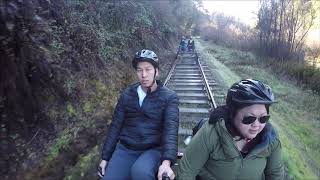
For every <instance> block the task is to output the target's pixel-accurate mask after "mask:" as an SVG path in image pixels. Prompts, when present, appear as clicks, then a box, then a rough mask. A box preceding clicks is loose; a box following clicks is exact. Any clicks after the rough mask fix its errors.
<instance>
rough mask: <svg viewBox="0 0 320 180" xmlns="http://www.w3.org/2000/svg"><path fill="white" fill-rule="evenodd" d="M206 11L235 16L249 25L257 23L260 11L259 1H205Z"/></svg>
mask: <svg viewBox="0 0 320 180" xmlns="http://www.w3.org/2000/svg"><path fill="white" fill-rule="evenodd" d="M203 6H204V9H207V10H208V11H209V13H210V14H211V13H212V12H214V11H215V12H223V13H224V14H226V15H230V16H234V17H236V19H237V18H239V20H240V21H241V22H243V23H246V24H248V25H252V24H254V23H255V22H256V21H257V15H256V14H257V13H258V10H259V1H258V0H238V1H235V0H211V1H205V0H204V1H203Z"/></svg>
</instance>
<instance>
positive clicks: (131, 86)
mask: <svg viewBox="0 0 320 180" xmlns="http://www.w3.org/2000/svg"><path fill="white" fill-rule="evenodd" d="M156 82H157V89H156V90H155V91H153V92H151V93H150V94H154V93H156V92H158V91H159V90H160V88H162V87H163V83H162V82H161V81H160V80H156ZM140 85H141V83H140V82H137V83H134V84H132V85H130V91H131V92H134V93H137V88H138V86H140Z"/></svg>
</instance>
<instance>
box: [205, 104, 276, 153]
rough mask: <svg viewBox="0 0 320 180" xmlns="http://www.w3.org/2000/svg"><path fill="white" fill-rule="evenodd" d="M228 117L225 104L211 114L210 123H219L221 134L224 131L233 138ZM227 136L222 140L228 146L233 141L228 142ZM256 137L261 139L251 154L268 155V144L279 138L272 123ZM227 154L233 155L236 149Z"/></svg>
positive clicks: (225, 134)
mask: <svg viewBox="0 0 320 180" xmlns="http://www.w3.org/2000/svg"><path fill="white" fill-rule="evenodd" d="M227 119H228V112H227V108H226V107H225V106H220V107H218V108H217V109H215V110H214V111H213V112H212V113H211V114H210V119H209V124H219V127H220V128H219V129H220V130H219V131H220V132H219V134H221V133H223V134H224V136H230V138H232V136H231V134H230V133H229V131H228V130H227V127H226V123H227V122H228V120H227ZM222 131H223V132H222ZM225 138H227V137H225ZM225 138H223V139H224V140H222V141H223V143H226V145H228V146H229V145H233V144H232V143H233V141H230V142H232V143H228V142H227V140H226V139H225ZM256 138H260V141H259V143H258V144H257V145H256V146H255V147H254V149H252V150H251V152H250V154H256V155H259V156H266V155H267V154H268V146H269V145H270V144H271V143H272V142H273V141H274V140H275V139H276V138H277V134H276V132H275V130H274V128H273V127H272V125H271V124H270V123H267V124H266V126H265V127H264V129H263V130H262V131H261V132H260V133H259V134H258V136H257V137H256ZM229 150H230V149H229ZM229 150H227V151H229ZM227 154H229V155H230V156H231V157H233V156H234V154H235V152H234V150H230V152H227ZM232 154H233V155H232Z"/></svg>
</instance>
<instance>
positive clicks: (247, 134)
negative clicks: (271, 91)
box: [234, 104, 268, 139]
mask: <svg viewBox="0 0 320 180" xmlns="http://www.w3.org/2000/svg"><path fill="white" fill-rule="evenodd" d="M267 115H268V113H267V110H266V107H265V105H263V104H254V105H251V106H247V107H244V108H242V109H240V110H239V111H238V112H237V113H236V116H235V117H234V124H235V127H236V128H237V129H238V131H239V132H240V133H241V135H242V136H243V137H244V138H247V139H253V138H255V137H256V136H257V134H259V133H260V132H261V131H262V129H263V128H264V127H265V125H266V123H261V122H259V120H258V118H260V117H263V118H264V117H265V116H267ZM249 116H251V117H256V119H255V121H254V122H253V123H251V124H244V121H243V118H246V117H249ZM263 118H261V119H263Z"/></svg>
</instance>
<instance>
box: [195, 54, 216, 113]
mask: <svg viewBox="0 0 320 180" xmlns="http://www.w3.org/2000/svg"><path fill="white" fill-rule="evenodd" d="M196 58H197V62H198V64H199V68H200V71H201V75H202V78H203V80H204V83H205V89H206V91H207V93H208V97H209V102H210V106H211V109H216V108H217V104H216V102H215V100H214V98H213V94H212V92H211V88H210V86H209V83H208V80H207V77H206V75H205V73H204V70H203V67H202V65H201V62H200V58H199V56H198V53H197V52H196Z"/></svg>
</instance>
